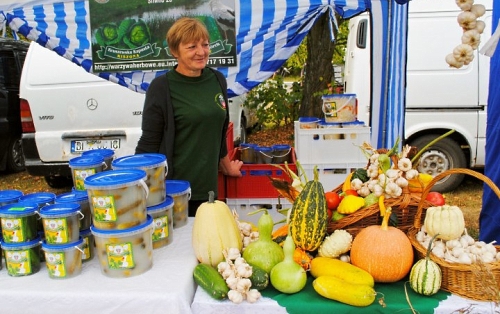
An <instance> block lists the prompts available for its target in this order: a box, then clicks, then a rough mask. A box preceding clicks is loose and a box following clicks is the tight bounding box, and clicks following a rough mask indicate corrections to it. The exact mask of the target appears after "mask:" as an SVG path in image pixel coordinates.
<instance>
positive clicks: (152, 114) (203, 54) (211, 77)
mask: <svg viewBox="0 0 500 314" xmlns="http://www.w3.org/2000/svg"><path fill="white" fill-rule="evenodd" d="M167 43H168V47H169V49H170V51H171V53H172V55H173V56H174V57H175V58H176V59H177V65H176V66H175V67H174V69H173V70H172V71H169V72H167V73H166V74H165V75H162V76H160V77H157V78H156V79H154V80H153V81H152V82H151V85H150V86H149V88H148V90H147V93H146V100H145V103H144V110H143V113H142V114H143V118H142V136H141V138H140V139H139V143H138V144H137V148H136V151H135V152H136V153H162V154H164V155H165V156H167V163H168V176H167V178H168V179H176V180H186V181H189V183H190V186H191V200H190V201H189V216H194V215H195V213H196V209H197V208H198V206H199V205H200V204H201V203H203V202H205V201H207V200H208V192H209V191H214V192H215V193H216V194H215V195H217V182H218V181H217V176H218V170H219V168H220V170H221V171H222V173H223V174H225V175H228V176H236V177H239V176H241V172H240V169H241V165H242V164H243V163H242V162H241V161H239V160H234V161H231V160H230V159H229V157H228V155H227V154H228V152H227V146H226V132H227V128H228V124H229V112H228V106H227V105H228V97H227V82H226V79H225V77H224V76H223V75H222V73H220V72H218V71H216V70H213V69H210V68H208V67H207V66H206V65H207V62H208V56H209V54H210V48H209V34H208V31H207V29H206V28H205V25H204V24H203V23H202V22H201V21H199V20H197V19H194V18H187V17H184V18H181V19H179V20H177V21H176V22H175V23H174V24H173V25H172V27H171V28H170V29H169V31H168V32H167ZM167 189H168V187H167Z"/></svg>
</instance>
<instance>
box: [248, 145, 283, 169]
mask: <svg viewBox="0 0 500 314" xmlns="http://www.w3.org/2000/svg"><path fill="white" fill-rule="evenodd" d="M239 150H240V160H241V161H243V163H245V164H282V163H284V162H285V161H286V162H290V156H291V154H290V152H291V150H292V148H291V147H290V145H287V144H277V145H273V146H270V147H268V146H259V145H257V144H250V143H242V144H240V147H239Z"/></svg>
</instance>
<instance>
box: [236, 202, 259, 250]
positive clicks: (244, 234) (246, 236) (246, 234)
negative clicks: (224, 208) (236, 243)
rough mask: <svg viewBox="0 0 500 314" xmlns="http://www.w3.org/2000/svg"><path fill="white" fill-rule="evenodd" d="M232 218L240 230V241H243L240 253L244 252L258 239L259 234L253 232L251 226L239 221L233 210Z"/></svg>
mask: <svg viewBox="0 0 500 314" xmlns="http://www.w3.org/2000/svg"><path fill="white" fill-rule="evenodd" d="M233 216H234V219H235V220H236V224H237V225H238V229H240V235H241V239H242V241H243V249H242V251H244V250H245V248H246V247H247V246H248V245H249V244H250V243H252V242H254V241H257V240H258V239H259V232H258V231H254V230H253V226H252V225H251V224H250V223H248V222H244V221H240V220H239V216H238V213H237V212H236V211H235V210H233Z"/></svg>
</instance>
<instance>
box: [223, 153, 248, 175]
mask: <svg viewBox="0 0 500 314" xmlns="http://www.w3.org/2000/svg"><path fill="white" fill-rule="evenodd" d="M242 165H243V161H241V160H237V159H236V160H230V159H229V157H228V156H226V157H224V158H222V159H221V160H220V163H219V167H220V170H221V171H222V173H223V174H224V175H226V176H231V177H241V176H242V174H241V171H240V170H241V166H242Z"/></svg>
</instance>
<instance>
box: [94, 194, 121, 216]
mask: <svg viewBox="0 0 500 314" xmlns="http://www.w3.org/2000/svg"><path fill="white" fill-rule="evenodd" d="M92 207H93V208H94V219H95V220H96V221H99V222H115V221H116V220H117V218H118V217H117V215H116V209H115V198H114V197H113V195H107V196H93V197H92Z"/></svg>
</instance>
